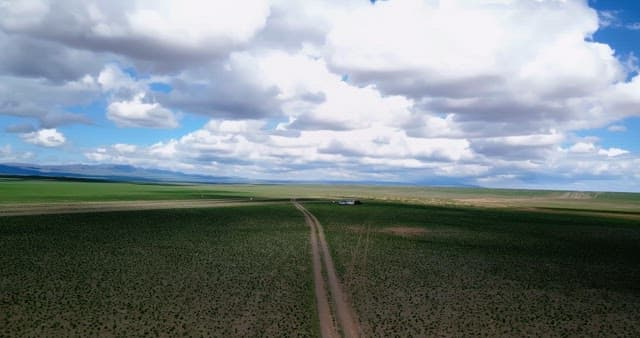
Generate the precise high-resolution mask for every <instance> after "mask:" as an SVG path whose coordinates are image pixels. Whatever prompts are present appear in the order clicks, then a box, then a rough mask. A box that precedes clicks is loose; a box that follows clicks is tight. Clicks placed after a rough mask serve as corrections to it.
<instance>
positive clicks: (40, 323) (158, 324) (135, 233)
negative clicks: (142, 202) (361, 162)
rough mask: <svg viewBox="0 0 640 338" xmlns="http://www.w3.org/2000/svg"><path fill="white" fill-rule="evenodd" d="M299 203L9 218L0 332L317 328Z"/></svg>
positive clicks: (0, 241) (1, 243)
mask: <svg viewBox="0 0 640 338" xmlns="http://www.w3.org/2000/svg"><path fill="white" fill-rule="evenodd" d="M308 235H309V234H308V229H307V228H306V227H305V225H304V220H303V218H302V215H301V214H300V213H299V212H297V210H296V209H295V208H293V206H291V205H283V206H258V207H229V208H219V209H193V210H165V211H140V212H106V213H94V214H69V215H48V216H20V217H0V266H2V274H1V276H0V290H2V291H1V292H0V336H15V337H26V336H96V335H117V336H130V335H136V336H137V335H147V334H149V335H157V334H162V335H167V334H168V335H172V336H188V335H194V336H200V335H205V336H206V335H215V336H247V335H266V336H279V335H287V336H313V335H315V334H316V332H317V328H316V325H317V324H316V323H317V320H315V316H316V313H315V300H314V298H313V280H312V276H311V262H310V260H309V252H310V249H309V246H308Z"/></svg>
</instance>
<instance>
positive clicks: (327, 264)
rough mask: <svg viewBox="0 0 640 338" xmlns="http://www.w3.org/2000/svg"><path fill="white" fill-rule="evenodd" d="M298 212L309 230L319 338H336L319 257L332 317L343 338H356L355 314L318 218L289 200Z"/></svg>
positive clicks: (357, 332) (358, 332) (357, 335)
mask: <svg viewBox="0 0 640 338" xmlns="http://www.w3.org/2000/svg"><path fill="white" fill-rule="evenodd" d="M293 204H294V205H295V207H296V208H298V210H300V211H301V212H302V213H303V214H304V218H305V221H306V223H307V225H309V227H310V228H311V250H312V251H313V252H312V258H313V272H314V282H315V289H316V300H317V302H318V316H319V317H320V331H321V333H322V337H337V336H338V334H337V332H336V327H335V325H334V322H333V320H332V319H331V313H330V311H331V310H330V307H329V304H328V303H329V302H328V300H327V294H326V288H325V285H324V284H325V280H324V278H323V277H322V266H321V264H320V256H322V260H323V261H324V268H325V270H326V274H327V280H328V282H329V290H330V291H331V297H332V300H333V306H334V309H335V315H336V317H337V320H336V321H337V322H338V323H339V325H340V328H341V329H342V333H343V335H344V336H345V337H359V336H360V326H359V324H358V321H357V320H356V316H355V312H354V311H353V309H352V308H351V304H349V302H347V300H346V297H345V294H344V290H342V284H341V283H340V280H339V279H338V276H337V274H336V269H335V267H334V265H333V259H332V258H331V253H330V252H329V245H328V244H327V240H326V239H325V237H324V230H323V228H322V225H321V224H320V222H318V219H317V218H316V217H315V216H313V214H312V213H310V212H309V211H308V210H307V209H305V208H304V207H303V206H302V205H301V204H300V203H298V202H296V201H295V200H294V201H293Z"/></svg>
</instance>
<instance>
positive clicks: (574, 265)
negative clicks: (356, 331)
mask: <svg viewBox="0 0 640 338" xmlns="http://www.w3.org/2000/svg"><path fill="white" fill-rule="evenodd" d="M293 197H297V198H301V199H305V200H304V201H305V203H304V204H305V206H306V207H307V209H308V210H309V211H310V212H312V213H313V214H314V215H315V216H316V217H317V218H318V219H319V221H320V222H321V223H322V224H323V225H324V231H325V233H326V238H327V241H328V246H329V249H330V251H331V254H332V256H333V260H334V261H335V263H336V269H337V272H338V276H339V278H340V279H341V280H342V282H343V284H344V288H345V291H346V293H347V295H348V300H349V301H350V302H351V304H352V305H353V308H354V310H355V312H356V315H357V317H358V319H359V322H360V327H361V329H362V333H363V334H364V335H365V336H525V335H530V336H640V324H638V323H640V255H639V254H638V252H640V194H624V193H595V192H563V191H531V190H491V189H479V188H423V187H380V186H378V187H366V186H330V185H158V184H133V183H107V182H69V181H56V180H16V179H6V180H0V215H2V212H1V211H2V210H8V209H10V208H16V205H18V206H20V205H27V206H28V208H27V209H26V210H28V211H33V213H34V214H35V215H30V216H0V266H2V274H0V290H1V292H0V336H52V335H64V336H87V335H93V336H95V335H116V336H123V335H145V334H147V335H172V336H187V335H193V336H200V335H204V336H206V335H214V336H255V335H259V336H318V334H319V326H318V314H317V310H316V299H315V296H314V280H313V276H312V275H313V274H312V267H311V249H310V244H309V234H310V233H309V228H308V227H307V226H306V225H305V221H304V218H303V215H302V214H301V213H300V211H298V210H296V209H295V208H294V207H293V205H292V204H291V203H290V202H289V201H288V199H289V198H293ZM343 197H355V198H359V199H363V201H364V204H363V205H360V206H355V207H341V206H337V205H335V204H332V203H330V201H331V200H334V199H339V198H343ZM202 199H205V200H206V199H228V200H232V201H234V203H235V201H239V202H238V203H243V201H249V200H251V199H254V201H255V200H261V199H269V200H272V201H276V202H277V203H280V204H274V205H256V206H248V205H240V206H228V205H227V206H221V207H216V208H208V207H201V208H197V209H195V208H193V206H192V205H191V204H188V205H187V207H188V208H185V209H166V210H138V211H113V210H110V211H108V212H93V213H75V214H64V213H62V214H51V215H37V214H38V213H39V212H40V213H41V212H46V211H47V209H46V208H43V207H42V205H50V204H56V205H61V206H62V207H63V208H65V204H64V203H71V204H73V203H82V202H93V203H96V202H101V201H104V202H105V203H107V202H109V203H110V202H113V201H162V200H166V201H170V202H171V203H169V205H175V204H176V203H177V201H185V200H186V201H189V200H202ZM189 203H191V202H189ZM236 204H237V203H236ZM204 206H206V204H204ZM116 207H117V206H116ZM3 208H4V209H3ZM136 208H137V205H136ZM65 210H66V209H65ZM58 211H59V210H58ZM63 211H64V210H63Z"/></svg>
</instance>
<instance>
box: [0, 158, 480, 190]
mask: <svg viewBox="0 0 640 338" xmlns="http://www.w3.org/2000/svg"><path fill="white" fill-rule="evenodd" d="M0 175H4V176H23V177H43V178H64V179H80V180H102V181H124V182H142V183H145V182H148V183H162V182H175V183H260V184H287V183H319V184H366V185H389V186H391V185H394V186H401V185H418V186H433V187H438V186H440V187H473V186H472V185H467V184H463V183H461V182H456V181H453V180H451V179H434V180H431V181H421V182H379V181H335V180H318V181H291V180H255V179H247V178H243V177H228V176H212V175H199V174H186V173H182V172H177V171H170V170H162V169H147V168H139V167H134V166H130V165H119V164H96V165H87V164H69V165H38V164H25V163H4V164H0Z"/></svg>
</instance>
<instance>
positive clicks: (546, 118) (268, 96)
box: [0, 0, 640, 191]
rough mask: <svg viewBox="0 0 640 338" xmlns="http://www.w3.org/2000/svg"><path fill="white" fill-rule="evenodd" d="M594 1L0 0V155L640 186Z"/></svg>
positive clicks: (621, 80) (265, 171)
mask: <svg viewBox="0 0 640 338" xmlns="http://www.w3.org/2000/svg"><path fill="white" fill-rule="evenodd" d="M591 5H595V3H593V4H592V3H589V2H587V1H581V0H513V1H511V0H487V1H472V0H468V1H463V0H448V1H445V0H441V1H435V0H433V1H428V0H389V1H374V2H373V3H372V2H370V1H365V0H340V1H338V0H324V1H304V2H301V1H290V0H241V1H240V0H239V1H234V2H228V1H208V0H188V1H186V0H183V1H167V0H163V1H142V0H140V1H108V2H106V1H76V0H68V1H55V2H54V1H47V0H19V1H13V0H8V1H7V0H4V1H0V50H2V51H3V52H2V54H0V124H1V125H3V126H4V127H3V128H2V131H0V150H1V151H0V162H25V161H27V162H28V161H31V162H38V163H76V162H88V163H116V164H132V165H137V166H142V167H154V168H163V169H174V170H181V171H187V172H194V173H205V174H211V175H220V176H240V177H248V178H260V179H299V180H307V179H309V180H319V179H320V180H369V181H371V180H377V181H396V182H407V183H411V182H442V181H447V180H448V181H451V182H453V181H458V182H463V183H466V184H478V185H484V186H493V187H531V188H570V189H596V190H635V191H640V170H639V169H638V168H640V146H639V145H638V143H640V138H639V137H638V127H640V122H639V121H640V76H638V63H637V58H636V56H635V54H634V53H633V50H631V51H620V50H616V49H614V47H613V46H612V44H610V43H608V42H607V41H602V40H601V39H596V35H597V34H598V33H599V32H602V31H604V30H612V29H615V30H618V31H621V32H622V31H624V32H625V33H624V34H637V35H640V31H639V30H638V29H635V27H636V26H637V25H638V22H635V21H633V20H632V21H629V22H624V20H623V19H622V18H623V15H620V13H623V12H624V11H625V9H624V8H620V9H617V10H616V11H612V10H602V9H597V8H592V7H590V6H591ZM627 17H628V16H627ZM638 21H640V18H638ZM620 34H622V33H620ZM637 37H638V36H636V39H637ZM638 40H639V41H640V39H638ZM612 43H613V42H612Z"/></svg>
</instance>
